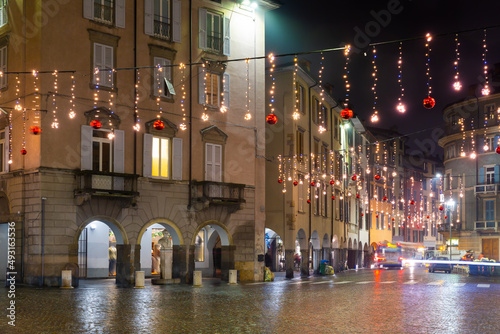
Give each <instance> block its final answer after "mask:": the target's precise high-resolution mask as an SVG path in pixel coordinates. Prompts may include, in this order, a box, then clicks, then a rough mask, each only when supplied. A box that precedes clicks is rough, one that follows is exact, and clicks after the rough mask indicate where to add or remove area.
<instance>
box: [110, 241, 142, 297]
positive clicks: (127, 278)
mask: <svg viewBox="0 0 500 334" xmlns="http://www.w3.org/2000/svg"><path fill="white" fill-rule="evenodd" d="M140 268H141V245H133V247H132V245H116V284H118V285H120V286H123V287H128V286H133V285H134V272H135V269H137V270H140Z"/></svg>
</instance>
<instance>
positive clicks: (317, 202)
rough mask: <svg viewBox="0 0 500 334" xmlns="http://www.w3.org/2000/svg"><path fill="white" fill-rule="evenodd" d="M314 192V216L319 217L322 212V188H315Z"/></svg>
mask: <svg viewBox="0 0 500 334" xmlns="http://www.w3.org/2000/svg"><path fill="white" fill-rule="evenodd" d="M313 192H314V214H315V215H317V216H318V215H319V214H320V212H321V188H320V187H314V188H313Z"/></svg>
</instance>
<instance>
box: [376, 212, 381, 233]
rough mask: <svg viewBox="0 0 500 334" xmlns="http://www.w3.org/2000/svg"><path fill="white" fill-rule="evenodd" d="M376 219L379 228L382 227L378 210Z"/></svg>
mask: <svg viewBox="0 0 500 334" xmlns="http://www.w3.org/2000/svg"><path fill="white" fill-rule="evenodd" d="M375 220H376V222H377V230H379V229H380V220H379V214H378V212H377V214H376V215H375Z"/></svg>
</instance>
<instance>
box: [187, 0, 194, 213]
mask: <svg viewBox="0 0 500 334" xmlns="http://www.w3.org/2000/svg"><path fill="white" fill-rule="evenodd" d="M192 7H193V1H192V0H189V93H188V94H189V176H188V177H189V184H188V205H187V209H188V210H190V209H191V204H192V201H193V195H192V193H191V186H192V181H191V180H192V176H193V168H192V159H193V149H192V141H193V13H192V10H193V8H192Z"/></svg>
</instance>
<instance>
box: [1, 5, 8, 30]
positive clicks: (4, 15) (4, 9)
mask: <svg viewBox="0 0 500 334" xmlns="http://www.w3.org/2000/svg"><path fill="white" fill-rule="evenodd" d="M7 2H8V1H7V0H0V27H3V26H4V25H6V24H7V22H8V17H7Z"/></svg>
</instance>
